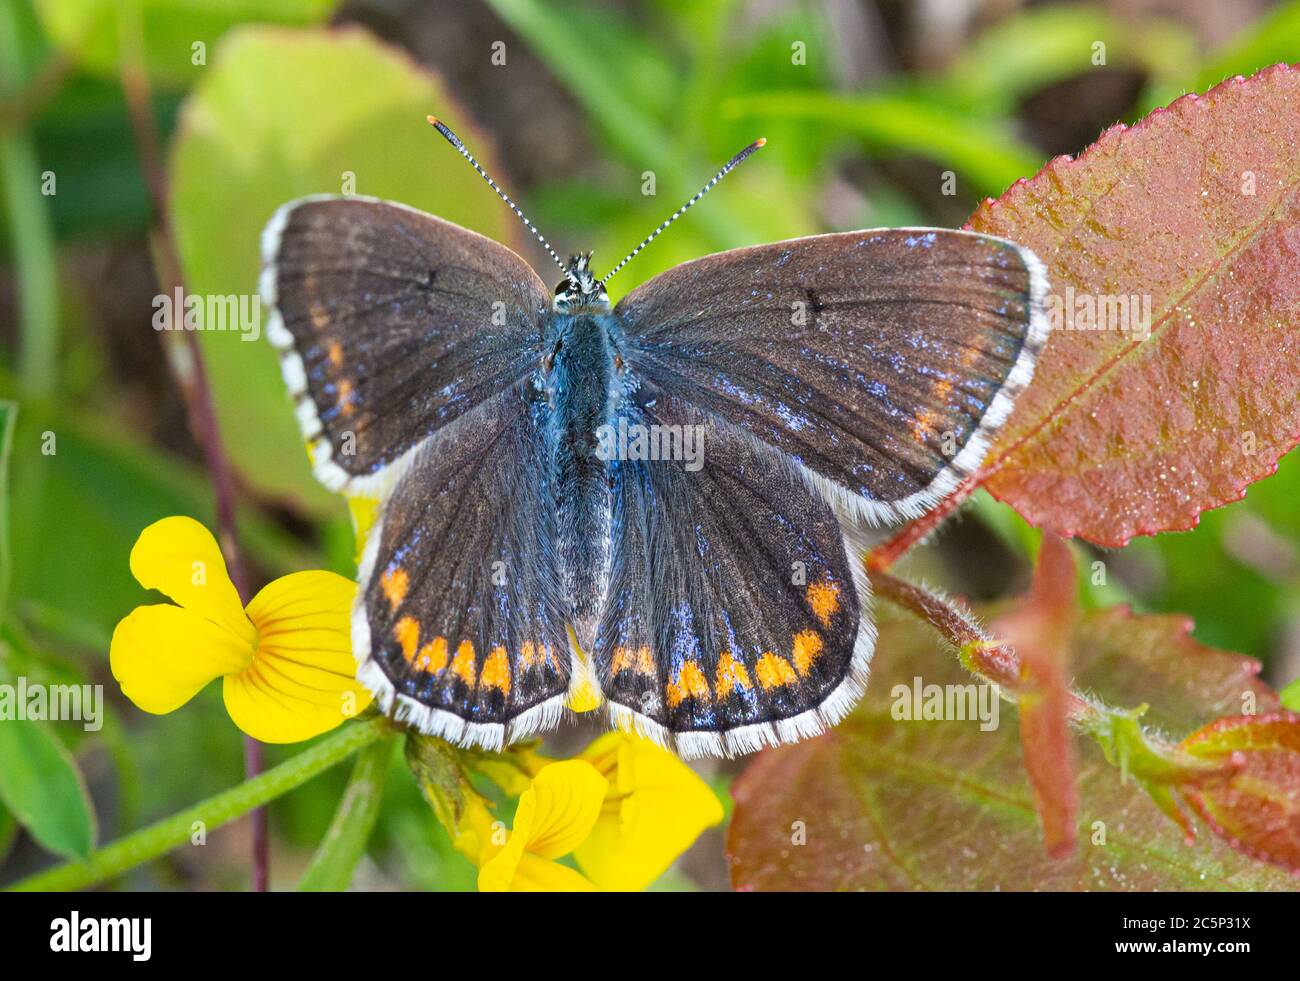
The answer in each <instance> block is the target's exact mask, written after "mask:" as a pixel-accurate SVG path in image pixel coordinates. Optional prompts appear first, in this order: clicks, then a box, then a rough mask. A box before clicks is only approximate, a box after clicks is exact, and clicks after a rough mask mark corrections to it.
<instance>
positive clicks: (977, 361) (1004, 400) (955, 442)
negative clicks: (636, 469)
mask: <svg viewBox="0 0 1300 981" xmlns="http://www.w3.org/2000/svg"><path fill="white" fill-rule="evenodd" d="M1046 290H1047V280H1046V275H1045V272H1044V271H1043V266H1042V264H1041V263H1040V262H1039V261H1038V259H1037V258H1036V257H1035V256H1034V255H1033V253H1031V252H1029V251H1028V250H1026V249H1023V248H1021V247H1020V246H1018V245H1016V244H1015V243H1013V242H1009V241H1007V240H1005V239H999V238H994V237H991V236H986V235H978V234H974V233H971V232H959V231H949V230H944V229H881V230H875V231H862V232H845V233H840V234H833V235H818V236H813V237H811V238H804V239H795V240H793V241H788V242H778V243H775V244H772V245H761V246H756V247H754V248H747V249H737V250H735V251H732V252H724V253H721V254H719V255H714V256H708V257H706V258H703V259H699V260H696V261H694V262H688V263H685V264H683V265H680V266H677V267H675V268H673V269H670V270H669V271H668V272H666V273H663V274H662V275H660V276H658V277H656V278H655V279H653V280H651V281H650V282H648V283H646V284H645V285H643V286H641V287H639V288H638V289H636V290H634V291H633V292H632V293H630V294H629V295H628V296H627V297H625V298H624V299H623V300H622V301H621V302H620V303H619V304H618V307H617V310H616V313H617V314H618V315H619V316H620V318H621V321H622V323H623V325H624V328H625V330H626V332H627V350H626V353H625V357H626V359H627V360H628V362H629V364H630V366H631V367H632V368H633V369H634V370H635V371H636V372H637V373H638V374H640V375H641V376H642V377H644V378H646V379H648V380H650V381H653V382H654V383H655V384H657V385H659V386H660V387H662V388H663V389H665V390H666V391H669V392H671V393H672V394H673V395H674V396H676V397H678V398H681V399H684V400H687V401H690V402H692V403H693V404H695V405H697V406H699V407H701V408H703V409H706V410H708V411H710V412H712V413H715V414H717V415H718V416H720V417H721V418H723V419H726V420H727V421H729V422H731V423H733V424H734V425H736V426H739V427H742V428H743V429H744V430H746V431H747V432H750V433H753V434H754V435H755V436H756V437H757V438H759V439H761V440H762V441H763V442H765V443H767V444H768V445H770V446H773V447H775V448H777V449H779V450H782V451H783V452H785V453H787V454H789V455H790V456H791V457H792V458H793V459H795V460H797V461H798V462H799V463H800V464H801V465H802V466H804V467H806V468H807V469H808V470H809V471H811V472H812V474H814V475H815V478H814V479H816V480H817V482H818V483H819V484H820V486H821V487H822V489H823V491H824V492H825V494H826V495H827V497H828V499H831V500H832V501H834V502H835V503H836V504H837V506H838V507H840V509H841V510H842V511H843V513H845V514H846V515H847V516H849V517H853V518H858V517H861V518H865V519H866V520H868V521H871V522H873V523H874V522H881V521H892V520H898V519H902V518H908V517H914V516H916V515H918V514H919V513H921V512H923V511H924V510H927V509H928V508H929V507H931V506H932V505H933V504H935V503H937V501H938V500H939V499H941V498H942V497H943V496H945V495H946V494H947V493H948V492H949V491H951V490H952V489H953V488H954V487H955V486H956V485H957V484H958V483H959V482H960V481H961V480H962V479H963V478H964V477H965V476H967V475H969V474H970V473H971V472H973V471H974V470H975V468H977V467H978V465H979V463H980V462H981V459H982V457H983V456H984V453H985V452H986V450H987V448H988V442H989V439H990V436H991V434H992V432H993V431H994V430H995V429H996V427H997V426H999V425H1000V424H1001V423H1002V422H1003V421H1004V420H1005V418H1006V416H1007V415H1008V413H1009V412H1010V409H1011V406H1012V403H1013V401H1014V399H1015V397H1016V396H1017V395H1018V394H1019V392H1020V391H1021V390H1022V389H1023V388H1024V387H1025V385H1027V384H1028V382H1029V379H1030V376H1031V375H1032V372H1033V367H1034V362H1035V359H1036V357H1037V354H1038V351H1039V350H1040V349H1041V348H1042V346H1043V344H1044V343H1045V341H1046V336H1047V320H1046V316H1045V314H1044V312H1043V303H1044V299H1045V294H1046Z"/></svg>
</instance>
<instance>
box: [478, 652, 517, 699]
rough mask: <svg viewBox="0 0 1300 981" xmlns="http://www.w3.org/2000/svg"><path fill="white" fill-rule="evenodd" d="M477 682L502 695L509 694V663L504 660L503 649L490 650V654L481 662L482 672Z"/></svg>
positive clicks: (504, 653)
mask: <svg viewBox="0 0 1300 981" xmlns="http://www.w3.org/2000/svg"><path fill="white" fill-rule="evenodd" d="M479 682H480V683H481V684H482V685H483V687H485V688H495V689H496V690H497V691H499V692H501V694H503V695H509V694H510V661H509V660H508V659H507V658H506V649H505V648H504V647H494V648H492V653H491V654H489V655H488V659H487V660H486V661H484V662H483V672H482V674H480V675H479Z"/></svg>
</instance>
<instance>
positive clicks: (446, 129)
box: [428, 116, 569, 276]
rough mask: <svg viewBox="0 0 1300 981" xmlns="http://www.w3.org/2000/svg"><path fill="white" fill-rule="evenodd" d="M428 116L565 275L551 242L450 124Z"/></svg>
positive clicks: (564, 266) (434, 126) (562, 264)
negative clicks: (470, 150) (499, 185)
mask: <svg viewBox="0 0 1300 981" xmlns="http://www.w3.org/2000/svg"><path fill="white" fill-rule="evenodd" d="M428 118H429V122H430V123H432V124H433V128H434V129H436V130H437V131H438V132H439V133H441V134H442V135H443V136H444V137H446V139H447V142H448V143H450V144H451V145H452V146H453V147H455V148H456V152H457V153H459V154H460V155H461V156H462V157H464V158H465V159H466V160H468V161H469V165H470V166H471V167H473V168H474V169H475V170H477V171H478V175H479V176H480V177H482V178H483V179H484V180H485V181H487V182H488V186H489V187H490V188H492V190H494V191H496V192H497V196H498V197H499V198H501V200H502V201H504V202H505V203H506V204H507V205H509V206H510V210H511V211H513V212H514V213H515V214H517V215H518V216H519V220H520V221H522V222H523V223H524V224H525V225H527V226H528V230H529V231H530V232H532V233H533V234H534V235H535V236H537V241H539V242H541V243H542V248H544V249H545V250H546V251H547V252H548V253H549V254H550V256H551V258H552V259H554V260H555V264H556V265H557V266H559V267H560V271H561V272H563V273H564V274H565V275H566V276H567V275H568V272H569V269H568V267H567V266H566V265H565V264H564V263H563V262H561V261H560V257H559V256H558V255H556V254H555V250H554V249H553V248H551V243H550V242H548V241H546V238H545V236H543V235H542V233H541V232H539V231H538V230H537V226H536V225H534V224H533V223H532V222H531V221H529V220H528V216H527V215H525V214H524V213H523V212H522V211H520V210H519V205H517V204H515V203H514V202H513V201H511V200H510V195H508V194H507V193H506V192H505V191H503V190H501V188H500V187H498V186H497V182H496V181H494V180H493V179H492V178H491V177H489V176H488V172H487V171H486V170H484V169H483V168H482V167H480V166H479V163H478V161H477V160H475V159H474V156H473V154H471V153H470V152H469V151H468V150H466V149H465V144H464V143H462V142H461V141H460V137H459V136H457V135H456V134H455V133H453V132H452V131H451V127H450V126H448V125H447V124H446V123H444V122H443V121H442V120H441V119H439V118H437V117H436V116H430V117H428Z"/></svg>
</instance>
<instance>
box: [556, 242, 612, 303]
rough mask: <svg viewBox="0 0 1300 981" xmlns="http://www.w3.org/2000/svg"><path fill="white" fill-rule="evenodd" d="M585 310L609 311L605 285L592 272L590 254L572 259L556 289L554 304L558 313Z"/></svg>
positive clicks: (586, 253) (585, 253)
mask: <svg viewBox="0 0 1300 981" xmlns="http://www.w3.org/2000/svg"><path fill="white" fill-rule="evenodd" d="M584 308H595V309H597V310H608V309H609V294H608V293H606V292H605V284H604V283H603V282H602V281H601V280H599V279H597V278H596V274H595V273H593V272H592V271H591V253H590V252H584V253H583V254H581V255H575V256H572V257H570V259H569V262H568V265H566V266H565V267H564V278H563V279H562V280H560V282H559V285H557V286H556V287H555V301H554V303H553V304H552V309H554V310H555V312H556V313H571V312H573V311H576V310H580V309H584Z"/></svg>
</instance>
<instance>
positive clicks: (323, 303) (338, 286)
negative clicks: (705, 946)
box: [261, 197, 548, 495]
mask: <svg viewBox="0 0 1300 981" xmlns="http://www.w3.org/2000/svg"><path fill="white" fill-rule="evenodd" d="M262 250H263V273H262V285H261V292H262V299H263V302H264V303H265V304H266V305H267V306H268V307H269V308H270V310H271V319H270V322H269V325H268V327H267V336H268V337H269V338H270V340H271V341H272V343H274V344H275V345H276V347H277V348H279V349H280V352H281V363H282V367H283V371H284V376H285V381H286V383H287V384H288V386H289V390H290V392H291V394H292V395H293V397H294V398H295V400H296V401H297V413H298V419H299V422H300V424H301V426H302V429H303V435H304V437H305V438H306V439H307V440H308V442H309V444H310V445H311V447H312V459H313V464H314V467H315V470H316V474H317V476H318V477H319V478H320V479H321V480H322V482H324V483H325V484H326V485H327V486H329V487H330V488H332V489H335V490H345V491H347V492H349V493H366V494H371V495H374V494H377V493H379V492H380V491H381V490H382V489H384V488H385V486H386V485H387V484H388V483H391V481H387V480H386V478H385V469H386V468H387V467H389V466H390V465H391V464H393V463H394V462H395V461H397V460H399V459H400V458H401V457H402V456H403V454H405V453H407V452H409V451H411V450H412V448H413V447H415V446H416V445H417V444H419V443H420V442H421V441H422V440H423V439H424V438H425V437H426V436H428V435H430V434H431V433H434V432H436V431H438V430H439V429H441V428H442V427H444V426H446V425H448V424H450V423H451V422H453V421H454V420H455V419H457V418H459V417H460V416H462V415H463V414H464V413H466V412H468V411H469V410H471V409H473V408H474V407H475V406H476V405H479V404H481V403H482V402H483V401H485V400H486V399H488V398H490V397H491V396H492V395H494V394H496V393H498V392H501V391H502V390H504V389H505V388H507V387H509V386H510V385H512V384H514V383H515V382H516V381H518V380H519V379H521V378H523V377H524V376H525V375H526V374H527V373H528V372H530V371H531V370H533V368H534V367H535V366H536V363H537V357H538V345H539V344H540V343H541V332H540V331H541V327H540V323H541V321H540V312H541V311H542V310H543V309H544V308H545V307H546V305H547V302H548V293H547V290H546V289H545V287H544V285H543V284H542V281H541V280H540V279H539V278H538V276H537V274H536V273H535V272H533V270H532V269H530V268H529V267H528V265H527V263H525V262H524V261H523V260H522V259H520V258H519V257H518V256H517V255H515V254H514V253H513V252H511V251H510V250H509V249H507V248H506V247H505V246H503V245H498V244H497V243H496V242H493V241H492V240H491V239H487V238H484V237H483V236H481V235H478V234H476V233H474V232H471V231H467V230H466V229H464V228H460V227H459V226H457V225H454V224H452V223H451V222H447V221H443V220H442V219H440V218H435V217H433V216H432V215H426V214H423V213H422V212H419V211H416V210H414V209H412V208H407V207H405V206H403V205H399V204H394V203H392V202H386V201H378V200H375V199H370V198H360V197H345V198H340V197H315V198H305V199H302V200H300V201H295V202H292V203H290V204H287V205H285V206H284V207H283V208H281V209H280V210H279V211H278V212H277V213H276V215H275V216H274V217H273V218H272V219H271V221H270V223H269V224H268V225H267V228H266V231H265V232H264V233H263V239H262Z"/></svg>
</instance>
